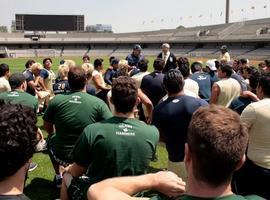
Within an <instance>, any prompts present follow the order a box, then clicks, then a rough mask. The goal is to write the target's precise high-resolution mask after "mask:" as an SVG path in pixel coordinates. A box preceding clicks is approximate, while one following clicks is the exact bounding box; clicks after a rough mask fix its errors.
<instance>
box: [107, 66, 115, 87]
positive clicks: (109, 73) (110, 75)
mask: <svg viewBox="0 0 270 200" xmlns="http://www.w3.org/2000/svg"><path fill="white" fill-rule="evenodd" d="M116 77H117V70H115V69H108V70H107V71H106V73H105V75H104V81H105V83H107V84H108V85H112V81H113V78H116Z"/></svg>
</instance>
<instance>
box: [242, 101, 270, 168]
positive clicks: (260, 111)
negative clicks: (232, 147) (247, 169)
mask: <svg viewBox="0 0 270 200" xmlns="http://www.w3.org/2000/svg"><path fill="white" fill-rule="evenodd" d="M241 120H242V121H243V122H245V123H246V124H247V125H248V126H249V128H250V129H249V136H250V137H249V144H248V152H247V157H248V158H249V159H250V160H251V161H253V162H254V163H255V164H256V165H258V166H261V167H264V168H267V169H270V99H269V98H265V99H263V100H261V101H258V102H255V103H251V104H249V105H248V106H247V107H246V108H245V110H244V111H243V112H242V115H241Z"/></svg>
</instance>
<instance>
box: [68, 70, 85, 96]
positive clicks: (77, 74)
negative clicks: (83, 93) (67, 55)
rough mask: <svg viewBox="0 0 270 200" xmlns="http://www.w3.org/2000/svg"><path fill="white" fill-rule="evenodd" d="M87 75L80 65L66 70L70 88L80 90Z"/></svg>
mask: <svg viewBox="0 0 270 200" xmlns="http://www.w3.org/2000/svg"><path fill="white" fill-rule="evenodd" d="M86 81H87V75H86V74H85V71H84V69H83V68H82V67H71V68H70V69H69V72H68V83H69V86H70V89H71V90H74V91H78V90H82V89H83V88H84V86H85V84H86Z"/></svg>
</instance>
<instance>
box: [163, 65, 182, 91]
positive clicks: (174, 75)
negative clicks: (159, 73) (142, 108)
mask: <svg viewBox="0 0 270 200" xmlns="http://www.w3.org/2000/svg"><path fill="white" fill-rule="evenodd" d="M163 84H164V86H165V89H166V90H167V91H168V93H169V94H175V93H178V92H181V91H182V90H183V88H184V85H185V81H184V78H183V76H182V74H181V72H180V71H179V70H177V69H171V70H169V71H168V73H166V74H165V76H164V79H163Z"/></svg>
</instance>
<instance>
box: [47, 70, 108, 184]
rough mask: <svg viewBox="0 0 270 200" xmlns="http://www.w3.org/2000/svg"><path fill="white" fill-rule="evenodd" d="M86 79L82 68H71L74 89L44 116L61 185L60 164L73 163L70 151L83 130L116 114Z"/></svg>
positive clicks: (53, 103) (52, 103) (54, 101)
mask: <svg viewBox="0 0 270 200" xmlns="http://www.w3.org/2000/svg"><path fill="white" fill-rule="evenodd" d="M86 82H87V77H86V74H85V71H84V69H83V68H82V67H73V68H70V70H69V72H68V83H69V86H70V89H71V92H70V93H68V94H59V95H56V96H55V97H54V98H53V99H52V100H51V101H50V103H49V106H48V108H47V110H46V112H45V113H44V116H43V120H44V128H45V129H46V131H47V132H48V134H49V141H48V149H49V155H50V158H51V161H52V163H53V166H54V169H55V173H56V175H55V184H56V186H57V187H58V188H60V187H61V182H62V175H61V173H60V171H59V166H67V165H68V164H70V163H73V159H72V157H71V155H70V153H71V151H72V149H73V147H74V145H75V143H76V141H77V139H78V138H79V136H80V134H81V133H82V131H83V129H84V128H85V127H86V126H87V125H89V124H92V123H95V122H98V121H102V120H104V119H108V118H110V117H111V116H112V114H111V112H110V111H109V108H108V107H107V105H106V104H105V103H104V102H103V101H101V100H100V99H98V98H96V97H94V96H92V95H89V94H87V93H86ZM54 127H55V130H54Z"/></svg>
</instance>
